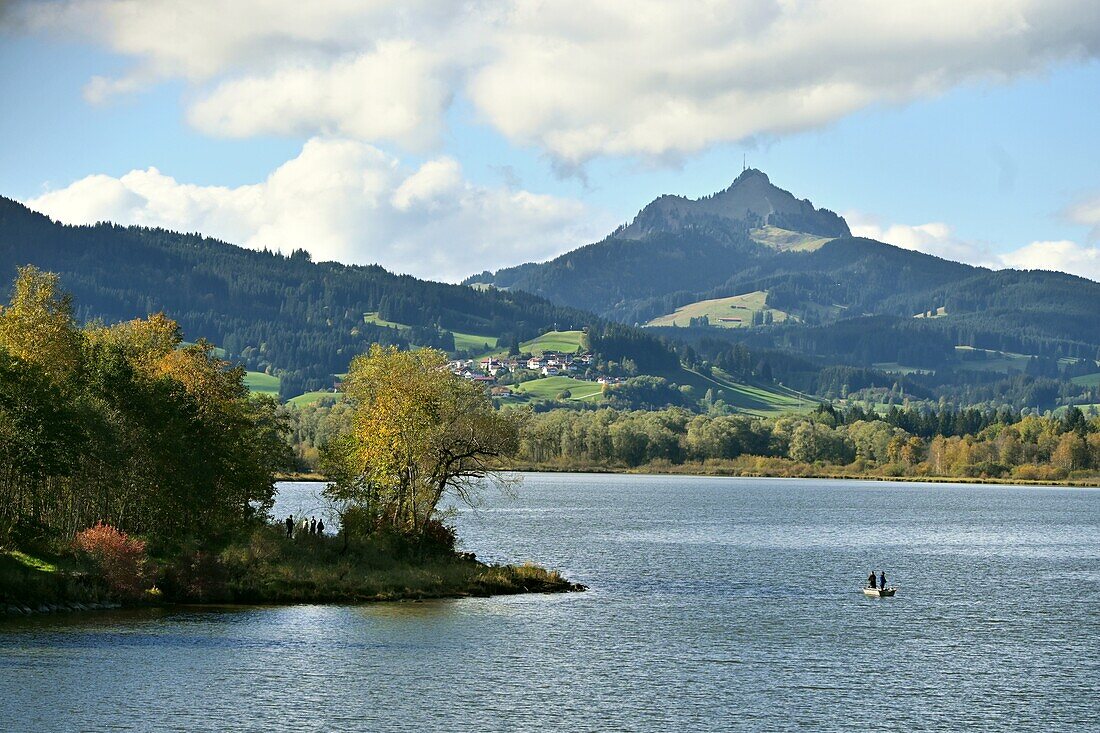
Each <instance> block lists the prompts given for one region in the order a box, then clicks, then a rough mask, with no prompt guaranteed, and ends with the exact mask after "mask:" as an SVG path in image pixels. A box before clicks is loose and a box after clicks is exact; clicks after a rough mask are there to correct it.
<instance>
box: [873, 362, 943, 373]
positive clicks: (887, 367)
mask: <svg viewBox="0 0 1100 733" xmlns="http://www.w3.org/2000/svg"><path fill="white" fill-rule="evenodd" d="M871 366H873V367H874V368H875V369H878V370H879V371H882V372H886V373H887V374H935V373H936V372H935V370H934V369H921V368H920V367H911V366H905V365H904V364H898V363H897V362H896V361H876V362H875V363H874V364H872V365H871Z"/></svg>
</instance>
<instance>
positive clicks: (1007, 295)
mask: <svg viewBox="0 0 1100 733" xmlns="http://www.w3.org/2000/svg"><path fill="white" fill-rule="evenodd" d="M468 282H481V283H491V284H493V285H496V286H497V287H501V288H508V289H509V291H510V292H516V291H520V290H524V291H527V292H531V293H537V294H538V295H541V296H543V297H546V298H547V299H549V300H551V301H554V302H557V303H562V304H570V305H576V306H580V307H583V308H588V309H591V310H593V311H595V312H596V313H598V314H600V315H603V316H605V317H607V318H610V319H613V320H617V321H620V322H622V323H628V324H647V323H651V324H652V325H654V326H659V325H667V324H669V323H672V322H676V324H677V326H682V325H691V326H692V327H702V328H703V329H704V330H705V331H706V332H707V335H708V336H712V337H714V338H721V339H726V340H732V341H744V342H746V343H748V344H750V345H752V346H754V347H756V348H760V349H778V350H784V351H788V352H794V353H797V354H799V355H801V356H810V357H819V358H821V359H823V360H825V361H827V362H840V363H844V364H850V365H861V366H871V365H873V364H876V363H887V364H900V365H903V366H905V367H928V368H939V367H943V366H945V365H951V364H958V363H960V360H961V358H962V356H969V355H963V354H960V353H959V352H957V349H956V347H967V348H971V349H982V350H993V351H998V352H1011V353H1013V354H1018V355H1023V356H1024V357H1037V358H1040V359H1053V360H1057V359H1072V360H1088V361H1093V360H1096V359H1098V358H1100V331H1098V330H1097V329H1096V327H1095V324H1096V323H1097V321H1098V320H1100V284H1098V283H1096V282H1093V281H1091V280H1087V279H1084V278H1080V277H1075V276H1072V275H1066V274H1063V273H1055V272H1041V271H1029V272H1021V271H1015V270H1002V271H991V270H988V269H985V268H981V267H974V266H971V265H966V264H961V263H958V262H951V261H949V260H944V259H941V258H938V257H933V256H931V255H927V254H924V253H921V252H916V251H912V250H907V249H902V248H899V247H895V246H892V245H889V244H884V243H882V242H877V241H874V240H870V239H861V238H856V237H852V236H851V235H850V232H849V231H848V227H847V225H846V224H845V223H844V220H843V219H841V218H840V217H838V216H837V215H836V214H833V213H832V212H830V211H827V210H824V209H815V208H814V207H813V205H812V204H810V202H808V201H805V200H801V201H800V200H798V199H795V198H794V197H793V196H792V195H791V194H790V193H788V192H786V191H784V190H782V189H779V188H777V187H775V186H774V185H772V184H771V183H770V181H768V179H767V177H766V176H765V175H764V174H763V173H760V172H759V171H752V170H749V171H746V172H745V173H743V174H742V175H741V176H739V177H738V179H737V180H736V181H735V182H734V184H733V185H732V186H730V188H728V189H726V190H725V191H722V192H720V193H718V194H715V195H713V196H709V197H704V198H702V199H698V200H694V201H693V200H689V199H685V198H682V197H678V196H662V197H660V198H659V199H657V200H655V201H654V202H653V203H651V204H650V205H648V206H647V207H645V208H644V209H643V210H642V211H641V212H640V213H639V214H638V216H637V217H636V218H635V219H634V221H633V222H631V223H630V224H629V225H628V226H625V227H620V228H619V229H618V230H617V231H615V232H614V233H612V234H611V235H610V236H608V237H607V238H606V239H604V240H603V241H601V242H598V243H595V244H591V245H588V246H586V247H581V248H579V249H577V250H574V251H572V252H568V253H566V254H564V255H561V256H560V257H557V258H555V259H553V260H551V261H549V262H546V263H542V264H526V265H521V266H519V267H514V268H508V269H505V270H501V271H500V272H497V273H488V272H486V273H481V274H480V275H475V276H473V277H471V278H469V280H468ZM760 293H763V294H766V299H765V300H764V301H763V305H762V307H760V308H759V309H758V310H757V312H755V313H752V312H749V311H747V309H746V308H745V307H744V306H742V305H739V303H740V302H741V301H743V300H745V299H747V298H748V297H749V296H750V295H752V294H760ZM738 298H739V299H741V301H739V300H736V299H738ZM722 299H732V300H728V301H727V303H728V305H726V306H724V307H726V308H727V310H726V312H725V313H724V314H723V313H721V312H718V311H715V308H714V307H713V305H708V303H709V302H711V301H718V300H722ZM757 299H758V296H757ZM679 309H683V312H688V313H690V312H693V309H694V312H702V311H707V313H708V318H707V319H702V318H697V319H696V320H695V322H692V323H691V324H683V323H680V322H678V321H677V319H676V318H674V316H673V314H675V313H676V312H677V311H678V310H679ZM730 309H735V310H736V311H737V312H732V311H731V310H730ZM776 313H779V314H781V317H780V318H775V317H774V315H775V314H776ZM723 315H725V316H728V317H726V318H723V317H722V316H723ZM711 316H712V317H713V318H711ZM765 316H767V317H765ZM680 320H686V319H684V318H681V319H680ZM731 326H735V327H731ZM662 331H663V333H664V334H665V335H666V336H669V337H670V338H674V339H676V340H684V339H687V340H689V341H690V340H691V339H692V338H695V337H694V336H692V335H690V334H677V333H676V331H675V330H674V329H671V328H664V329H662Z"/></svg>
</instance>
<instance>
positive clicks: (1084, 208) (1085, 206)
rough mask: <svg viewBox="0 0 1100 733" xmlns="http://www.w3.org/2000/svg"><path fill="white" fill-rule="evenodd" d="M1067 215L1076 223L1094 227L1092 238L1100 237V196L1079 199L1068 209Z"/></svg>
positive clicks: (1090, 236) (1090, 235) (1091, 233)
mask: <svg viewBox="0 0 1100 733" xmlns="http://www.w3.org/2000/svg"><path fill="white" fill-rule="evenodd" d="M1065 215H1066V218H1067V219H1069V220H1070V221H1071V222H1073V223H1074V224H1083V225H1085V226H1087V227H1092V229H1091V230H1090V231H1089V238H1090V239H1100V196H1097V197H1095V198H1091V199H1085V200H1084V201H1079V202H1078V203H1076V204H1074V205H1073V206H1070V207H1069V208H1068V209H1066V211H1065Z"/></svg>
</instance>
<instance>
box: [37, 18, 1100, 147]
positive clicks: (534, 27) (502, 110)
mask: <svg viewBox="0 0 1100 733" xmlns="http://www.w3.org/2000/svg"><path fill="white" fill-rule="evenodd" d="M21 15H22V19H23V22H24V24H26V25H27V26H29V27H30V28H33V29H38V30H40V31H43V32H49V33H60V34H67V35H78V36H82V37H86V38H90V39H91V40H93V41H94V42H97V43H100V44H103V45H105V46H107V47H108V48H110V49H112V50H114V51H116V52H118V53H120V54H124V55H127V56H129V57H132V58H133V59H134V60H135V63H134V67H133V68H132V69H131V70H130V71H129V72H128V73H127V74H126V75H124V76H123V77H121V78H118V79H108V78H97V79H94V80H93V81H92V82H91V83H90V84H89V87H88V89H87V96H88V97H89V98H90V99H96V100H102V99H106V98H108V97H109V96H110V95H111V94H113V93H121V92H125V91H128V90H134V89H140V88H142V87H143V86H147V85H148V84H150V83H154V82H155V81H156V80H158V79H167V78H174V77H179V78H183V79H186V80H187V81H188V82H189V83H190V84H191V85H192V86H193V89H192V93H190V94H189V95H188V99H189V100H190V104H191V108H190V111H189V119H190V120H191V121H192V123H193V124H195V125H196V126H197V127H198V128H199V129H201V130H204V131H207V132H213V133H215V134H219V135H253V134H264V133H272V132H274V133H280V134H303V133H305V134H330V133H333V132H336V133H339V134H343V135H350V136H355V137H358V138H360V139H363V140H379V139H386V140H395V141H397V142H399V143H400V144H403V145H409V144H411V145H417V144H424V143H425V141H430V140H431V139H432V138H433V136H434V135H435V134H436V133H437V132H438V130H439V129H441V127H442V125H443V117H444V114H445V111H446V107H447V104H448V101H449V99H450V98H451V96H452V95H453V94H457V93H465V94H468V95H469V97H470V99H471V100H472V101H473V103H474V106H475V108H476V109H477V111H478V112H479V113H480V115H481V117H482V119H484V120H485V121H487V122H488V123H489V124H491V125H492V126H493V127H495V128H496V129H497V130H499V131H501V132H502V133H503V134H504V135H506V136H507V137H508V138H509V139H511V140H512V141H514V142H516V143H519V144H524V145H533V146H537V147H540V148H542V149H543V150H545V151H548V152H549V153H550V154H551V155H552V156H553V157H554V158H555V160H556V161H557V162H558V163H559V164H564V165H566V166H570V165H572V166H576V165H580V164H583V163H584V162H585V161H586V160H588V159H591V158H593V157H596V156H601V155H629V156H634V155H640V156H647V157H657V158H659V157H664V156H670V155H671V156H675V155H682V154H688V153H692V152H694V151H698V150H701V149H703V148H705V147H707V146H709V145H713V144H715V143H721V142H725V141H734V140H740V139H744V138H748V137H752V136H757V135H781V134H786V133H790V132H793V131H799V130H805V129H809V128H814V127H817V126H820V125H824V124H828V123H830V122H832V121H834V120H837V119H839V118H841V117H843V116H844V115H847V114H850V113H852V112H854V111H857V110H860V109H863V108H865V107H867V106H869V105H874V104H881V103H887V104H891V103H904V102H908V101H911V100H915V99H920V98H924V97H928V96H930V95H935V94H938V93H941V92H943V91H945V90H947V89H950V88H952V87H954V86H956V85H959V84H962V83H967V82H970V81H974V80H1003V79H1008V78H1012V77H1014V76H1018V75H1020V74H1028V73H1036V72H1041V71H1043V70H1045V69H1047V68H1049V67H1050V66H1052V65H1053V64H1056V63H1060V62H1065V61H1072V60H1078V59H1084V58H1095V57H1096V56H1097V55H1100V3H1097V2H1095V0H969V1H968V2H965V3H960V2H957V0H923V1H919V2H907V3H885V2H881V0H845V1H844V2H837V1H834V0H741V1H740V2H720V1H716V0H690V1H689V0H684V2H677V3H670V2H667V1H666V0H597V1H594V0H555V1H554V2H544V1H538V0H499V1H490V0H485V1H479V0H473V1H472V2H462V3H459V2H453V0H330V1H329V2H325V3H314V4H310V3H302V2H297V1H296V0H235V2H232V3H224V2H221V1H220V0H189V1H188V2H186V3H180V2H178V1H177V0H68V1H66V2H34V3H29V4H26V5H24V6H23V8H22V13H21ZM395 49H399V50H400V51H397V50H395ZM391 76H392V78H387V77H391Z"/></svg>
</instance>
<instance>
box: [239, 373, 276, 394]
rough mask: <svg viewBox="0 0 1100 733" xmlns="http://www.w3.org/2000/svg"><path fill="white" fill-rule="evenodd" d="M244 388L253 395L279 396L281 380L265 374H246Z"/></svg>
mask: <svg viewBox="0 0 1100 733" xmlns="http://www.w3.org/2000/svg"><path fill="white" fill-rule="evenodd" d="M244 386H246V387H248V391H250V392H252V393H253V394H266V395H271V396H272V397H278V396H279V378H278V377H273V376H271V375H270V374H264V373H263V372H245V373H244Z"/></svg>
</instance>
